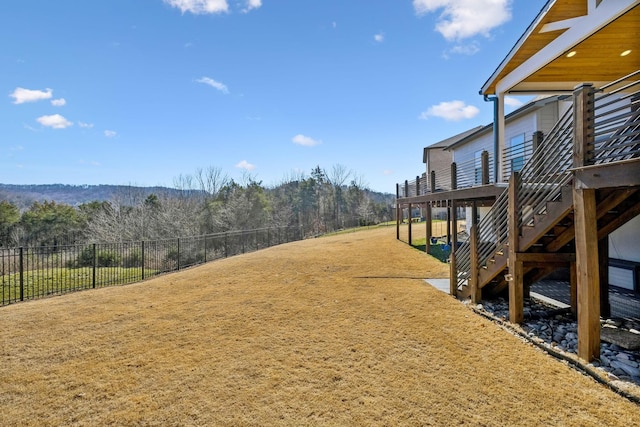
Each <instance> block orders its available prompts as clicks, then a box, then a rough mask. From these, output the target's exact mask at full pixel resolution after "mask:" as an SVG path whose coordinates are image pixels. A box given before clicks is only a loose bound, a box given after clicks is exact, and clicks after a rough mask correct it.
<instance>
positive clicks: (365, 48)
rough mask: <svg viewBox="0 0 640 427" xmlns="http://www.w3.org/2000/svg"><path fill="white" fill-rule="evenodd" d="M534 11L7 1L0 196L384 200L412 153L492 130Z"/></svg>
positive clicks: (404, 1)
mask: <svg viewBox="0 0 640 427" xmlns="http://www.w3.org/2000/svg"><path fill="white" fill-rule="evenodd" d="M544 3H545V0H135V1H132V0H91V1H87V0H20V1H11V2H9V1H5V2H2V4H1V5H0V39H1V40H3V43H2V49H0V85H1V89H2V92H3V93H4V96H3V97H0V115H1V117H2V120H0V138H1V141H2V142H1V143H0V182H1V183H6V184H51V183H62V184H133V185H142V186H153V185H165V186H172V185H173V183H174V180H175V179H176V178H177V177H178V176H180V175H185V174H192V173H194V172H195V171H196V170H197V169H198V168H201V169H207V168H209V167H216V168H220V169H222V170H223V171H224V172H225V173H227V174H228V175H229V176H230V177H232V178H234V179H236V180H238V181H241V180H242V177H243V176H246V174H247V173H249V174H250V175H251V176H252V177H254V178H255V179H257V180H261V181H262V182H263V184H265V185H275V184H277V183H279V182H281V181H282V180H283V179H284V178H285V177H290V176H292V175H296V174H299V173H305V174H309V172H310V171H311V169H312V168H313V167H315V166H316V165H320V166H321V167H323V168H325V169H327V170H330V169H331V168H332V166H333V165H336V164H340V165H343V166H345V167H346V168H347V169H350V170H353V171H354V172H355V173H356V174H357V175H358V176H359V177H360V178H361V179H362V180H364V182H366V183H367V184H368V186H369V187H370V188H372V189H374V190H377V191H384V192H394V191H395V183H396V182H402V181H404V180H405V179H411V178H414V177H415V176H416V175H417V174H419V173H421V172H422V170H423V165H422V147H424V146H427V145H430V144H432V143H435V142H437V141H439V140H442V139H445V138H447V137H449V136H452V135H454V134H456V133H459V132H462V131H464V130H466V129H469V128H471V127H474V126H477V125H479V124H481V125H484V124H487V123H490V122H491V121H492V105H491V104H490V103H485V102H484V101H483V99H482V97H481V96H480V95H478V91H479V89H480V87H481V86H482V84H483V83H484V82H485V81H486V80H487V78H488V77H489V76H490V74H491V73H492V72H493V71H494V70H495V68H496V67H497V66H498V64H499V62H500V61H501V60H502V58H503V57H504V56H505V55H506V53H507V52H508V51H509V49H510V48H511V47H512V46H513V44H514V43H515V42H516V40H517V39H518V38H519V37H520V35H521V34H522V33H523V32H524V31H525V29H526V28H527V26H528V25H529V23H530V22H531V21H532V20H533V19H534V18H535V16H536V14H537V13H538V12H539V11H540V9H541V8H542V7H543V5H544ZM511 101H513V102H512V104H513V105H512V106H511V108H515V106H517V104H518V102H522V101H523V100H518V99H512V100H511ZM508 108H509V107H508Z"/></svg>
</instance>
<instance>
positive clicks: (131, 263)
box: [122, 250, 142, 268]
mask: <svg viewBox="0 0 640 427" xmlns="http://www.w3.org/2000/svg"><path fill="white" fill-rule="evenodd" d="M122 266H123V267H127V268H131V267H140V266H142V251H139V250H134V251H131V252H129V254H128V255H127V256H126V257H124V259H123V260H122Z"/></svg>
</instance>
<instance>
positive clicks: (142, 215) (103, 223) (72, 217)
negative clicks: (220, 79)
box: [0, 164, 393, 247]
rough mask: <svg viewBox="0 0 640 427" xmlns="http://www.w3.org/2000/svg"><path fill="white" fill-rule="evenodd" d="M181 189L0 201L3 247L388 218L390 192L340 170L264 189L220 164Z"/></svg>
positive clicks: (317, 230) (183, 178)
mask: <svg viewBox="0 0 640 427" xmlns="http://www.w3.org/2000/svg"><path fill="white" fill-rule="evenodd" d="M174 187H175V189H177V190H178V191H175V190H172V191H166V192H163V191H157V192H154V193H151V194H149V193H148V192H146V191H145V189H144V188H141V187H125V188H124V189H122V190H121V191H119V192H118V194H117V195H116V196H114V197H112V198H111V200H108V201H93V202H89V203H83V204H81V205H78V206H71V205H68V204H64V203H56V202H55V201H44V202H34V203H33V204H32V205H31V206H30V207H29V208H27V209H25V210H23V211H21V210H20V209H19V208H18V207H17V206H16V205H14V204H12V203H11V202H9V201H7V200H2V201H0V246H3V247H16V246H56V245H65V244H77V243H97V242H125V241H137V240H158V239H165V238H175V237H187V236H197V235H204V234H212V233H220V232H226V231H236V230H249V229H257V228H266V227H292V226H293V227H300V228H302V230H303V232H304V233H305V235H307V236H309V235H319V234H322V233H326V232H330V231H334V230H339V229H342V228H346V227H354V226H358V225H371V224H377V223H380V222H383V221H389V220H391V219H392V215H393V211H392V203H393V196H392V195H387V196H384V195H381V194H380V193H374V192H372V191H370V190H369V189H368V188H367V186H366V184H365V182H364V180H363V179H362V177H360V176H358V175H357V174H355V173H354V172H353V171H350V170H348V169H347V168H346V167H344V166H342V165H339V164H338V165H334V166H333V167H332V168H331V169H329V170H325V169H323V168H321V167H320V166H317V167H315V168H314V169H313V170H312V171H311V173H310V174H309V175H306V174H304V173H298V174H292V175H291V176H289V177H286V178H284V179H283V180H282V182H280V183H279V184H278V185H275V186H272V187H266V186H264V185H263V184H262V182H261V181H257V180H256V179H255V178H254V177H253V176H251V175H250V174H245V175H244V176H243V178H242V179H241V180H240V182H236V181H234V180H233V179H230V178H229V177H228V175H226V174H225V173H223V171H222V170H221V169H219V168H217V167H209V168H206V169H198V170H196V172H195V173H193V174H186V175H180V176H178V177H177V178H176V179H174Z"/></svg>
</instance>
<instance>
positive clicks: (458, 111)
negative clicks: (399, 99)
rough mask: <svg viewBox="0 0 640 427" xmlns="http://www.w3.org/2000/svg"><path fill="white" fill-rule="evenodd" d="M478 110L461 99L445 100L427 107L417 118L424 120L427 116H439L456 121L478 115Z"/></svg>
mask: <svg viewBox="0 0 640 427" xmlns="http://www.w3.org/2000/svg"><path fill="white" fill-rule="evenodd" d="M479 112H480V110H479V109H478V108H477V107H474V106H473V105H466V104H465V103H464V102H463V101H457V100H456V101H445V102H441V103H440V104H438V105H434V106H432V107H429V109H428V110H427V111H423V112H422V113H421V114H420V116H419V118H420V119H422V120H426V119H428V118H429V117H440V118H443V119H445V120H449V121H454V122H455V121H458V120H462V119H471V118H473V117H475V116H476V115H478V113H479Z"/></svg>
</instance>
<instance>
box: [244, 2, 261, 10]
mask: <svg viewBox="0 0 640 427" xmlns="http://www.w3.org/2000/svg"><path fill="white" fill-rule="evenodd" d="M260 6H262V0H247V7H245V8H244V9H242V12H243V13H247V12H249V11H250V10H253V9H257V8H259V7H260Z"/></svg>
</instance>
